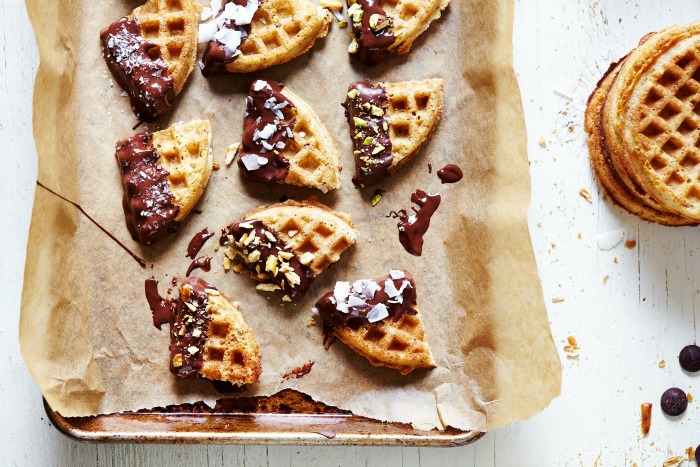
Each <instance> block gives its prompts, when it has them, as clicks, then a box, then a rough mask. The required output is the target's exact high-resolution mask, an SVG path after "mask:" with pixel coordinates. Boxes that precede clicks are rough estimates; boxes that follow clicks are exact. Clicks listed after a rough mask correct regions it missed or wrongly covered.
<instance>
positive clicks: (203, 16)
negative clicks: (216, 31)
mask: <svg viewBox="0 0 700 467" xmlns="http://www.w3.org/2000/svg"><path fill="white" fill-rule="evenodd" d="M213 17H214V12H213V11H212V9H211V8H209V7H208V6H205V7H204V8H202V12H201V13H200V14H199V20H200V21H209V20H210V19H212V18H213Z"/></svg>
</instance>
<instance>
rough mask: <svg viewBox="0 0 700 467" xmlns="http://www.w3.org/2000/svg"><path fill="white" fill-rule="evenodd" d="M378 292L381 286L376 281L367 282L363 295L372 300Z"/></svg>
mask: <svg viewBox="0 0 700 467" xmlns="http://www.w3.org/2000/svg"><path fill="white" fill-rule="evenodd" d="M377 290H379V284H377V283H376V282H374V281H367V283H366V284H365V287H364V289H362V295H364V296H365V297H367V298H368V299H369V300H372V299H373V298H374V294H375V292H376V291H377Z"/></svg>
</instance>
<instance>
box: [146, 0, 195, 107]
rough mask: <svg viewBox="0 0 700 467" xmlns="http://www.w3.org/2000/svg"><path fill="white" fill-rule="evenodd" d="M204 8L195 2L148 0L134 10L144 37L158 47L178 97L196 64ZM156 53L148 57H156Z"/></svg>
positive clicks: (187, 0)
mask: <svg viewBox="0 0 700 467" xmlns="http://www.w3.org/2000/svg"><path fill="white" fill-rule="evenodd" d="M201 11H202V7H201V6H200V5H199V4H198V3H197V2H195V1H194V0H148V2H146V3H145V4H144V5H142V6H140V7H138V8H136V9H135V10H134V13H133V16H134V17H135V18H136V19H137V20H138V21H139V23H140V24H141V35H142V36H143V38H144V39H145V40H147V41H149V42H153V43H155V44H156V45H157V55H159V56H160V57H161V58H162V59H163V60H164V61H165V63H166V64H167V66H168V74H169V75H170V77H172V78H173V82H174V83H173V84H174V87H175V94H179V93H180V91H182V87H183V86H184V85H185V82H186V81H187V77H188V76H189V75H190V73H191V72H192V70H193V69H194V65H195V63H196V62H197V28H198V25H199V13H200V12H201ZM154 54H156V52H155V51H154V50H152V51H149V55H154Z"/></svg>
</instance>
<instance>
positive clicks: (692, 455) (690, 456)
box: [685, 446, 695, 461]
mask: <svg viewBox="0 0 700 467" xmlns="http://www.w3.org/2000/svg"><path fill="white" fill-rule="evenodd" d="M685 455H686V456H688V460H689V461H694V460H695V448H694V447H692V446H691V447H689V448H686V450H685Z"/></svg>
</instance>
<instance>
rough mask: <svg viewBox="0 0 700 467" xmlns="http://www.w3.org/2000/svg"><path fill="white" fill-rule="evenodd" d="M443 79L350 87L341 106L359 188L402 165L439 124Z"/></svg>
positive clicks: (356, 183) (360, 83)
mask: <svg viewBox="0 0 700 467" xmlns="http://www.w3.org/2000/svg"><path fill="white" fill-rule="evenodd" d="M443 96H444V84H443V81H442V80H441V79H427V80H423V81H403V82H398V83H378V84H376V85H372V84H370V83H366V82H357V83H353V84H352V85H350V88H349V90H348V93H347V97H346V99H345V102H344V103H343V106H344V107H345V115H346V117H347V119H348V125H349V126H350V137H351V138H352V141H353V146H354V155H355V167H356V170H355V175H354V177H353V179H352V182H353V183H354V184H355V186H357V187H366V186H372V185H376V184H378V183H379V182H381V181H382V180H383V179H384V178H386V177H388V176H389V175H391V174H393V173H394V172H396V171H397V170H399V169H400V168H401V167H403V166H404V165H406V163H408V161H410V160H411V159H412V158H413V157H414V156H415V155H416V154H418V152H419V151H420V149H421V147H422V146H423V145H424V144H425V143H426V141H428V139H429V138H430V136H431V135H432V133H433V131H435V128H436V126H437V124H438V122H439V121H440V116H441V115H442V110H443Z"/></svg>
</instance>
